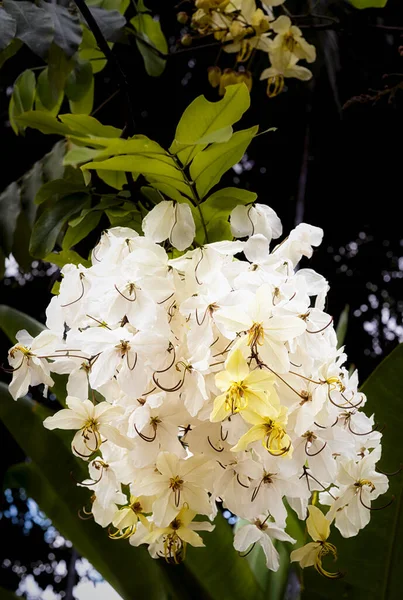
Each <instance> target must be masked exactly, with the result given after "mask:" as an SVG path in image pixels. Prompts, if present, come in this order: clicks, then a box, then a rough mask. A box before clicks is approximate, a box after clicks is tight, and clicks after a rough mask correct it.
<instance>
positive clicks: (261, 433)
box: [231, 404, 292, 458]
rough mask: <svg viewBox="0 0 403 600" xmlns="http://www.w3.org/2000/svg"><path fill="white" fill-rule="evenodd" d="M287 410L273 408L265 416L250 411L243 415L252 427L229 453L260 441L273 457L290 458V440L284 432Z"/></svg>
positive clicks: (278, 407)
mask: <svg viewBox="0 0 403 600" xmlns="http://www.w3.org/2000/svg"><path fill="white" fill-rule="evenodd" d="M287 413H288V410H287V408H286V407H285V406H280V405H279V404H278V405H277V406H273V407H272V408H271V410H268V411H266V414H265V415H259V414H256V413H254V412H252V411H250V410H247V411H245V412H244V413H243V415H242V416H243V418H244V419H245V421H247V422H248V423H251V424H252V425H253V427H251V428H250V429H249V431H247V432H246V433H245V434H244V435H243V436H242V437H241V438H240V440H239V442H238V443H237V444H236V446H234V447H233V448H231V452H240V451H241V450H245V449H246V448H247V447H248V446H249V444H252V443H253V442H257V441H258V440H262V445H263V446H264V448H266V450H267V451H268V452H270V454H272V455H273V456H286V455H287V456H288V457H289V458H291V455H292V445H291V439H290V437H289V436H288V435H287V433H286V431H285V425H286V424H287Z"/></svg>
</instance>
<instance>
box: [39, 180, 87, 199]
mask: <svg viewBox="0 0 403 600" xmlns="http://www.w3.org/2000/svg"><path fill="white" fill-rule="evenodd" d="M84 191H85V186H84V185H83V184H82V183H76V182H74V181H69V180H67V179H54V180H53V181H49V182H48V183H45V184H44V185H43V186H42V187H41V188H40V189H39V191H38V193H37V194H36V196H35V204H42V203H43V202H46V200H49V199H50V198H52V197H53V196H57V197H63V196H68V195H69V194H74V193H75V192H84Z"/></svg>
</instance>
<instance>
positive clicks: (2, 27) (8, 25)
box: [0, 8, 17, 50]
mask: <svg viewBox="0 0 403 600" xmlns="http://www.w3.org/2000/svg"><path fill="white" fill-rule="evenodd" d="M16 32H17V23H16V21H15V19H14V18H13V17H12V16H11V15H9V14H8V13H6V11H5V10H4V8H0V50H4V48H7V46H8V45H9V43H10V42H11V40H12V39H13V38H14V36H15V34H16Z"/></svg>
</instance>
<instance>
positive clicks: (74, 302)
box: [60, 273, 85, 308]
mask: <svg viewBox="0 0 403 600" xmlns="http://www.w3.org/2000/svg"><path fill="white" fill-rule="evenodd" d="M84 277H85V275H84V273H80V283H81V293H80V295H79V297H78V298H77V300H73V301H72V302H68V303H67V304H61V305H60V306H61V308H66V307H67V306H71V305H72V304H76V302H79V301H80V300H81V298H82V297H83V296H84V292H85V287H84V281H83V279H84Z"/></svg>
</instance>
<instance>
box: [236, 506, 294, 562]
mask: <svg viewBox="0 0 403 600" xmlns="http://www.w3.org/2000/svg"><path fill="white" fill-rule="evenodd" d="M272 540H280V541H282V542H290V543H291V544H295V542H296V540H294V538H292V537H291V536H290V535H288V533H286V532H285V531H284V529H281V528H280V527H277V526H276V525H275V524H274V523H269V522H267V521H266V519H264V518H260V519H259V518H257V519H255V521H254V522H253V523H251V524H250V525H244V526H243V527H240V528H239V529H238V531H237V532H236V534H235V538H234V548H235V550H238V552H245V551H246V550H248V549H249V548H250V546H252V545H253V544H256V543H258V544H260V545H261V546H262V548H263V552H264V554H265V556H266V566H267V568H268V569H270V571H278V568H279V566H280V561H279V558H280V556H279V553H278V552H277V550H276V549H275V547H274V544H273V541H272Z"/></svg>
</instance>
